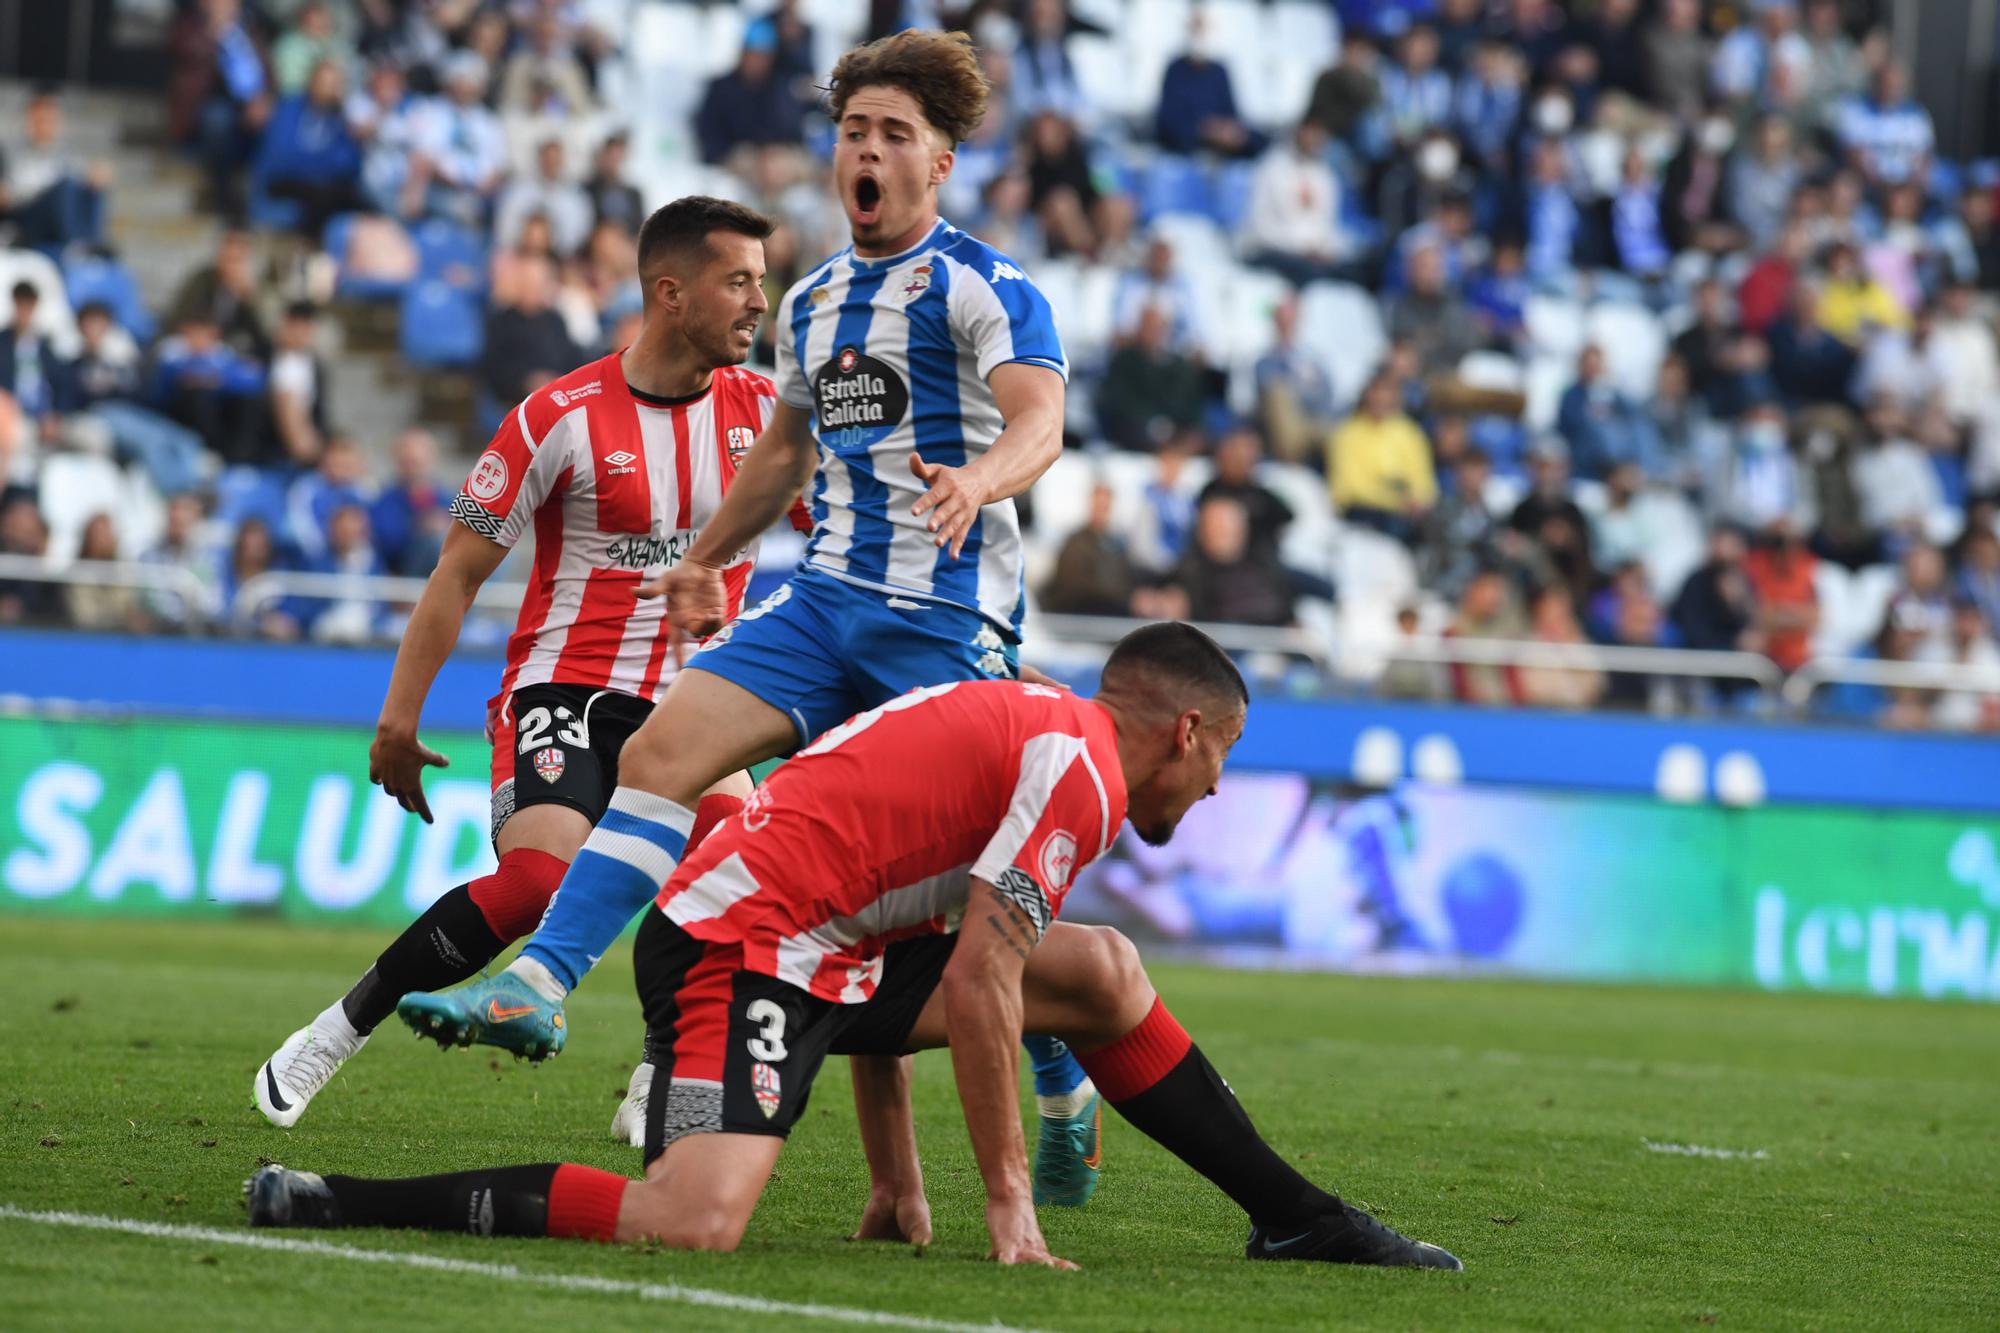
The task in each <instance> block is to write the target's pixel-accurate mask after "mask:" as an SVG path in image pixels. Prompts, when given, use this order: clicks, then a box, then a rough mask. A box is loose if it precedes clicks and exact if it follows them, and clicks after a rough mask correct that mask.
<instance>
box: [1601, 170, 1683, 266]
mask: <svg viewBox="0 0 2000 1333" xmlns="http://www.w3.org/2000/svg"><path fill="white" fill-rule="evenodd" d="M1611 243H1612V247H1613V249H1614V250H1615V251H1616V253H1617V256H1618V267H1620V268H1621V269H1623V270H1625V272H1627V273H1630V274H1631V275H1632V276H1633V277H1635V278H1643V279H1645V280H1646V281H1648V282H1655V281H1658V280H1659V279H1660V278H1663V277H1665V276H1666V272H1667V267H1668V266H1669V265H1670V264H1672V263H1673V260H1674V252H1673V250H1672V249H1671V248H1669V247H1668V245H1667V237H1666V233H1665V231H1664V229H1663V228H1662V226H1661V222H1660V182H1659V178H1658V177H1657V176H1655V175H1654V174H1653V169H1652V167H1651V166H1650V165H1649V164H1648V163H1647V161H1646V157H1645V154H1643V153H1641V152H1640V151H1639V150H1638V149H1637V148H1628V149H1626V150H1625V164H1624V167H1623V171H1622V177H1621V179H1620V180H1619V183H1618V193H1617V194H1615V195H1613V196H1612V198H1611Z"/></svg>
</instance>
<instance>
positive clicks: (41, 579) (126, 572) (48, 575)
mask: <svg viewBox="0 0 2000 1333" xmlns="http://www.w3.org/2000/svg"><path fill="white" fill-rule="evenodd" d="M0 579H9V580H12V581H15V582H21V583H54V584H57V585H60V586H64V587H68V586H72V585H75V584H83V585H85V586H87V587H93V588H131V589H133V590H134V591H136V592H157V593H164V594H166V595H167V596H169V597H173V598H176V599H178V600H179V601H180V603H181V605H183V606H185V607H186V608H187V609H188V611H189V613H190V616H191V617H200V618H202V619H209V618H212V617H213V616H215V615H216V614H217V613H218V612H219V611H220V610H221V609H222V607H221V601H220V598H219V596H218V595H217V593H216V591H215V590H214V589H213V588H210V587H209V586H208V585H207V584H205V583H203V582H202V581H201V580H200V579H199V578H196V577H195V575H194V573H193V572H192V571H190V570H186V569H181V568H179V567H178V566H175V565H146V564H139V563H137V562H135V561H130V560H120V561H109V560H79V561H77V562H76V563H75V564H71V565H65V566H63V567H62V568H57V567H55V566H53V565H50V564H49V563H48V562H47V561H45V560H43V559H42V558H41V557H40V556H33V555H4V554H0Z"/></svg>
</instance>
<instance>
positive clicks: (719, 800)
mask: <svg viewBox="0 0 2000 1333" xmlns="http://www.w3.org/2000/svg"><path fill="white" fill-rule="evenodd" d="M742 808H743V798H742V797H740V796H724V795H721V794H720V793H717V794H716V795H713V796H704V797H702V798H701V804H700V805H697V806H696V807H695V808H694V827H693V828H691V829H689V830H688V850H689V851H693V850H694V849H695V848H697V847H699V846H701V840H702V839H703V838H706V837H707V836H708V835H709V834H711V833H713V832H714V831H715V826H716V825H717V824H720V823H721V822H722V821H723V820H725V819H727V818H729V817H730V816H731V815H733V814H735V813H736V812H737V811H738V810H741V809H742Z"/></svg>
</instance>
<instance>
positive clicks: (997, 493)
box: [402, 31, 1100, 1236]
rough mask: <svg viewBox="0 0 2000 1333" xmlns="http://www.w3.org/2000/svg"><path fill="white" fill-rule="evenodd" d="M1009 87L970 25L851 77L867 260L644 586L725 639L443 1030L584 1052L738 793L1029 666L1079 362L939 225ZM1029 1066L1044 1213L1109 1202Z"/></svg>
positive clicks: (442, 998) (789, 332)
mask: <svg viewBox="0 0 2000 1333" xmlns="http://www.w3.org/2000/svg"><path fill="white" fill-rule="evenodd" d="M987 93H988V88H987V85H986V81H985V79H984V77H983V76H982V75H981V73H980V70H979V64H978V60H977V57H976V56H975V54H974V52H973V49H972V44H971V42H970V40H969V39H968V38H967V37H966V36H965V35H964V34H962V33H951V34H946V33H940V32H929V31H906V32H901V33H898V34H896V35H894V36H892V37H887V38H884V39H882V40H881V41H878V42H873V43H870V44H869V45H867V46H863V47H860V48H857V49H855V50H853V51H850V52H848V53H847V54H846V55H845V56H844V57H842V59H841V61H840V63H839V64H838V65H837V66H836V67H835V69H834V71H833V78H832V81H831V88H830V91H829V98H828V101H829V106H830V109H831V112H832V115H833V119H834V122H835V126H836V131H837V136H836V141H835V148H834V161H833V168H834V182H835V188H836V189H837V191H838V192H839V196H840V201H841V204H842V207H843V209H844V210H845V212H846V214H847V219H848V223H849V228H850V231H851V234H852V237H853V244H852V245H850V246H849V247H848V248H847V249H845V250H842V251H841V252H840V253H839V254H837V255H835V256H833V257H832V258H831V259H829V260H827V261H826V262H825V263H823V264H821V265H819V266H818V267H817V268H815V269H814V270H813V271H812V272H811V273H810V274H808V275H807V277H806V278H805V279H804V280H803V281H801V282H800V283H799V284H798V285H797V286H796V287H794V288H793V289H792V290H791V291H790V292H789V293H788V294H787V295H786V296H785V299H784V300H783V302H782V303H781V304H780V305H779V307H778V309H777V310H776V311H774V312H773V315H774V317H775V318H776V319H777V320H778V321H779V326H778V329H777V335H778V336H777V345H778V373H777V386H778V398H779V402H778V406H777V409H776V411H775V413H774V415H773V417H772V420H771V423H770V425H769V426H768V427H767V428H766V429H765V431H764V433H763V434H762V435H761V436H759V437H758V440H757V442H756V443H755V445H754V446H753V447H752V448H751V449H750V452H749V453H748V455H747V456H746V457H745V458H744V460H743V463H742V466H741V467H740V469H739V470H738V472H737V476H736V481H735V484H734V486H733V487H732V488H731V490H730V492H729V495H728V497H727V498H726V499H725V501H724V503H723V505H722V506H721V508H720V509H719V510H718V511H717V512H716V514H715V516H714V517H713V519H712V520H711V521H710V523H709V525H708V526H707V528H705V529H704V530H703V531H702V532H701V533H700V535H699V536H698V537H697V538H696V539H695V541H694V543H693V546H692V547H691V549H690V550H689V552H688V554H687V555H686V556H685V557H684V558H683V559H682V561H681V563H680V564H679V565H678V566H676V567H675V568H673V569H671V570H669V571H668V572H667V573H666V574H665V575H664V576H663V577H662V578H661V579H660V580H659V581H658V582H657V583H656V584H655V585H653V586H652V587H650V588H649V589H647V590H645V591H647V592H648V593H649V594H651V595H659V596H665V597H666V598H667V599H668V607H669V612H668V613H669V615H670V617H671V618H672V620H673V621H674V623H675V625H677V626H678V627H680V628H682V629H684V630H686V631H687V632H688V633H690V634H693V635H712V636H713V637H711V638H709V639H708V640H707V642H706V643H705V644H703V646H702V647H701V649H700V651H699V652H697V653H695V654H694V655H693V656H692V657H691V658H690V659H689V660H688V663H687V669H686V670H685V671H683V672H682V674H681V675H680V676H679V677H678V678H677V679H676V680H675V682H674V685H673V687H672V689H670V690H669V691H668V693H667V695H666V697H665V698H664V699H663V700H662V701H661V702H660V704H659V706H658V707H657V708H656V709H655V710H654V712H653V714H652V715H651V716H650V717H649V718H648V719H647V721H646V723H645V724H644V725H643V726H642V727H641V728H640V729H639V731H638V732H637V733H635V734H634V735H633V736H632V738H631V739H630V740H628V741H627V742H626V744H625V748H624V750H623V752H622V754H621V756H620V760H619V769H620V772H619V781H620V786H619V789H618V791H617V792H616V793H615V794H614V795H613V797H612V799H611V803H610V808H609V810H608V811H607V813H606V815H605V817H604V818H603V820H602V821H601V822H600V823H599V824H598V826H597V828H596V830H595V831H593V833H592V834H591V837H590V840H589V841H588V842H586V843H585V845H584V847H583V850H582V851H581V852H580V853H579V854H578V856H577V858H576V860H575V861H574V863H572V865H571V867H570V869H569V872H568V874H567V875H566V876H565V878H564V880H563V883H562V887H561V889H560V890H559V891H558V892H557V894H556V896H555V898H554V900H553V901H552V902H551V903H550V905H549V910H548V914H547V915H546V916H545V917H544V918H543V921H542V924H541V927H540V929H539V930H538V931H537V932H536V934H535V936H534V938H533V939H532V940H531V941H530V942H529V943H528V945H527V947H526V948H525V949H524V950H523V951H522V953H521V956H520V957H519V958H518V959H517V960H516V961H515V963H514V964H513V965H512V966H511V967H510V968H509V969H508V971H507V972H505V973H502V974H501V975H500V976H498V977H495V978H492V979H491V980H489V981H484V982H480V983H475V984H474V985H472V986H469V987H466V988H464V989H462V990H459V991H454V992H448V993H445V994H442V995H433V994H418V995H412V996H408V997H406V998H405V1000H404V1001H403V1007H402V1012H403V1014H404V1017H405V1019H406V1021H408V1022H410V1023H411V1025H412V1026H415V1027H417V1029H418V1030H419V1031H420V1032H424V1033H426V1034H428V1035H431V1036H434V1037H437V1038H438V1039H440V1040H442V1041H457V1042H475V1041H476V1042H481V1043H484V1044H488V1045H497V1046H501V1047H503V1048H508V1049H517V1050H519V1049H528V1048H533V1049H536V1050H545V1049H548V1048H550V1047H554V1048H556V1049H560V1045H561V1041H562V1037H563V1027H562V1023H563V1018H562V1001H563V999H564V997H565V996H566V995H567V994H568V991H569V990H570V988H572V987H574V986H575V985H577V983H578V982H579V981H581V980H582V978H583V976H584V974H585V973H586V972H588V971H589V970H590V968H591V967H592V966H593V965H594V964H595V963H596V961H597V959H598V957H599V956H601V955H602V954H603V953H604V951H605V950H606V949H607V948H608V947H610V944H611V942H612V940H613V939H615V938H616V937H617V935H618V932H619V931H620V930H621V929H623V927H624V926H625V925H626V924H627V923H628V922H629V921H630V920H631V919H632V917H633V916H634V915H635V914H636V913H637V912H638V911H639V910H640V909H642V908H643V907H645V906H646V905H647V904H648V903H649V902H651V901H652V898H653V896H654V894H656V893H657V892H658V890H659V888H660V885H661V883H662V882H663V881H664V880H665V879H666V877H667V875H668V874H669V873H670V872H671V870H672V868H673V866H674V865H675V864H676V863H677V862H678V861H679V859H680V857H681V855H682V854H683V852H684V851H685V850H686V840H687V835H688V831H689V829H690V827H691V826H692V823H693V818H694V816H693V809H694V805H695V803H696V801H697V800H698V799H699V797H700V794H701V792H702V790H703V789H704V788H705V787H707V786H708V785H709V784H710V783H711V782H713V781H714V778H715V776H716V775H719V774H722V773H726V772H733V771H735V770H737V769H741V768H744V767H747V766H749V765H751V764H754V763H758V762H760V761H762V760H765V759H769V758H773V757H776V756H779V755H784V754H789V753H790V752H791V751H793V750H795V749H797V748H798V747H800V746H802V745H804V744H806V743H807V742H809V741H811V740H812V739H813V738H814V737H815V736H817V735H819V733H821V732H822V731H825V730H826V729H827V728H829V727H831V726H833V725H834V724H836V723H838V722H840V721H842V720H844V719H845V718H847V717H848V716H850V715H852V714H854V713H857V712H861V711H864V710H867V709H871V708H874V707H877V706H879V705H880V704H882V703H885V702H887V701H888V700H889V699H891V698H894V697H895V696H897V695H900V694H902V693H904V692H905V691H907V690H910V689H913V688H915V687H918V686H923V685H936V684H941V683H943V682H946V681H954V680H983V679H1011V678H1014V677H1015V676H1017V675H1018V674H1019V672H1020V665H1019V656H1018V644H1019V641H1020V627H1021V614H1022V604H1023V599H1024V595H1025V594H1024V585H1023V581H1022V569H1021V536H1020V524H1019V520H1018V519H1017V517H1016V515H1015V510H1014V504H1013V497H1014V496H1016V495H1019V494H1020V493H1021V492H1023V491H1025V490H1027V488H1028V487H1029V486H1031V485H1033V484H1034V482H1035V480H1036V478H1038V477H1040V476H1041V475H1042V473H1043V472H1044V471H1046V470H1047V469H1048V466H1049V464H1050V463H1052V462H1053V461H1054V460H1055V458H1056V455H1057V454H1058V453H1059V452H1060V451H1061V448H1062V421H1063V392H1064V385H1065V380H1066V376H1067V374H1068V363H1067V361H1066V360H1065V358H1064V356H1063V350H1062V342H1061V339H1060V338H1059V337H1058V336H1057V333H1056V328H1055V321H1054V319H1053V317H1052V315H1051V313H1050V311H1049V306H1048V302H1047V301H1046V300H1045V299H1044V298H1043V296H1042V294H1041V293H1040V292H1039V291H1037V290H1036V289H1035V286H1034V284H1033V282H1031V281H1030V280H1029V277H1028V275H1027V273H1026V272H1025V271H1024V270H1023V269H1022V268H1021V267H1020V265H1018V264H1016V263H1015V262H1014V261H1013V260H1012V259H1011V258H1009V257H1008V256H1006V255H1003V254H1001V253H999V252H998V251H996V250H994V249H993V248H992V247H991V246H988V245H986V244H984V243H983V242H981V241H979V240H978V239H977V238H975V237H973V236H970V235H968V234H966V233H965V232H963V231H960V230H959V229H958V228H956V227H954V226H952V225H951V224H950V223H949V222H946V221H945V220H944V219H942V218H941V217H940V216H939V214H938V202H937V193H938V187H939V186H940V185H941V184H943V182H944V181H945V179H946V178H947V177H948V176H949V175H950V174H951V169H952V165H953V161H954V150H955V148H956V146H957V145H958V144H959V143H960V142H962V141H963V140H964V139H965V138H966V136H967V135H969V134H970V133H971V132H972V130H973V128H974V127H975V126H977V125H978V123H979V121H980V119H981V117H982V116H983V115H984V112H985V106H986V98H987ZM808 485H809V494H810V498H811V501H812V512H813V519H814V523H815V528H814V532H813V537H812V541H811V544H810V546H809V547H808V549H807V553H806V557H805V559H804V561H803V562H802V564H801V565H800V568H799V570H798V572H797V573H796V575H795V576H794V577H793V578H792V580H791V581H790V582H789V583H787V584H786V585H785V586H783V587H782V588H780V589H779V590H778V591H777V592H775V593H774V594H772V595H771V596H770V597H769V598H768V599H766V601H765V602H764V603H763V604H762V605H761V606H758V607H756V608H754V609H752V610H749V611H746V612H744V613H743V614H742V615H741V616H739V617H738V618H737V619H736V620H735V621H733V622H732V623H729V624H727V625H724V624H723V620H724V618H725V611H724V607H725V602H724V597H723V584H722V581H721V577H720V570H721V568H722V567H723V566H724V564H726V562H727V561H728V559H729V557H730V555H731V554H732V553H733V552H735V551H737V550H739V549H741V548H742V547H743V546H744V545H746V544H747V543H748V542H749V541H751V540H752V539H753V538H754V537H756V536H757V535H758V534H760V533H762V532H763V531H764V530H765V529H766V528H768V527H769V526H770V525H771V524H772V522H773V521H775V520H776V519H777V518H778V517H779V516H781V515H782V514H783V513H784V511H785V508H786V507H787V506H788V505H789V504H790V503H791V501H792V498H793V497H794V496H796V495H797V494H798V493H799V491H800V489H801V488H802V487H808ZM937 762H938V763H939V764H940V765H946V764H949V763H951V762H952V756H951V755H950V754H949V753H940V754H939V755H938V756H937ZM755 816H756V812H755V809H754V800H753V803H752V807H751V808H750V809H748V810H746V812H745V818H746V820H748V819H754V818H755ZM891 887H895V886H891ZM857 928H860V927H859V925H857ZM764 1035H765V1037H766V1038H768V1039H769V1040H771V1041H774V1042H775V1041H781V1040H782V1039H783V1034H782V1033H777V1034H772V1033H765V1034H764ZM1028 1049H1029V1053H1030V1056H1031V1058H1032V1060H1033V1063H1034V1066H1035V1083H1036V1096H1037V1102H1038V1105H1039V1107H1040V1110H1041V1120H1042V1127H1041V1138H1040V1144H1039V1146H1038V1150H1037V1152H1036V1159H1035V1174H1034V1192H1035V1201H1036V1202H1042V1203H1066V1204H1078V1203H1082V1202H1083V1201H1084V1200H1085V1199H1087V1198H1088V1197H1089V1195H1090V1193H1091V1191H1092V1190H1093V1189H1094V1188H1095V1185H1096V1180H1097V1170H1098V1163H1099V1138H1098V1127H1099V1110H1100V1107H1099V1099H1098V1096H1097V1093H1096V1090H1095V1089H1094V1088H1093V1087H1092V1086H1091V1084H1090V1082H1089V1080H1088V1079H1087V1078H1086V1077H1085V1076H1084V1073H1083V1070H1082V1069H1081V1068H1080V1067H1079V1066H1078V1065H1077V1063H1076V1061H1075V1058H1074V1057H1073V1056H1072V1055H1071V1054H1070V1053H1069V1052H1068V1051H1067V1050H1066V1049H1064V1048H1063V1046H1062V1044H1061V1043H1060V1042H1056V1041H1052V1040H1050V1039H1046V1038H1030V1039H1029V1042H1028ZM854 1074H855V1095H856V1100H857V1104H858V1106H859V1108H860V1110H861V1112H862V1133H863V1139H864V1142H865V1145H866V1147H867V1151H868V1158H869V1163H870V1166H871V1168H872V1170H873V1173H874V1177H875V1186H874V1189H873V1191H872V1192H871V1199H870V1205H869V1210H868V1213H867V1214H866V1215H865V1216H864V1219H863V1228H862V1230H863V1233H864V1234H879V1235H884V1236H888V1235H899V1234H905V1233H907V1231H908V1230H909V1229H910V1228H909V1224H908V1218H909V1216H912V1215H914V1213H915V1212H916V1211H919V1210H920V1208H921V1202H922V1183H921V1176H920V1174H919V1173H918V1172H917V1166H916V1158H915V1144H914V1139H913V1137H912V1136H911V1133H910V1129H909V1119H908V1112H907V1081H908V1077H909V1075H908V1069H907V1067H906V1065H904V1064H903V1063H901V1062H898V1061H895V1060H884V1059H882V1058H880V1057H857V1059H856V1061H855V1070H854ZM673 1092H674V1088H673V1073H672V1070H671V1068H659V1069H657V1070H656V1076H655V1082H654V1085H653V1091H652V1094H651V1097H650V1101H649V1114H651V1115H662V1114H668V1113H670V1111H669V1107H670V1106H671V1105H672V1104H674V1102H675V1101H676V1100H677V1099H675V1098H674V1097H673V1095H672V1094H673ZM899 1219H900V1220H899Z"/></svg>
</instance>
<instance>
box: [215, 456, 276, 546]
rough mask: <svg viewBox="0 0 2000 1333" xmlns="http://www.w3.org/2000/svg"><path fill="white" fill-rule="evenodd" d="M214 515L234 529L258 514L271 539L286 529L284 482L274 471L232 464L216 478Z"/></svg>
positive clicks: (227, 526) (225, 525)
mask: <svg viewBox="0 0 2000 1333" xmlns="http://www.w3.org/2000/svg"><path fill="white" fill-rule="evenodd" d="M215 517H216V520H217V521H218V522H219V523H220V524H221V525H222V526H223V527H224V528H226V529H228V530H229V531H231V532H234V531H235V530H236V529H237V528H239V527H241V526H243V524H244V522H245V521H246V520H248V519H253V518H261V519H263V520H264V522H265V524H266V525H267V526H269V528H270V529H271V533H272V536H273V539H274V540H275V538H276V536H277V534H279V533H281V532H283V531H284V530H285V482H284V480H283V478H281V477H280V476H279V474H278V473H277V472H275V471H267V470H265V469H263V468H254V467H243V466H237V467H231V468H226V469H224V470H223V472H222V475H221V476H219V477H217V478H216V479H215Z"/></svg>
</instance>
